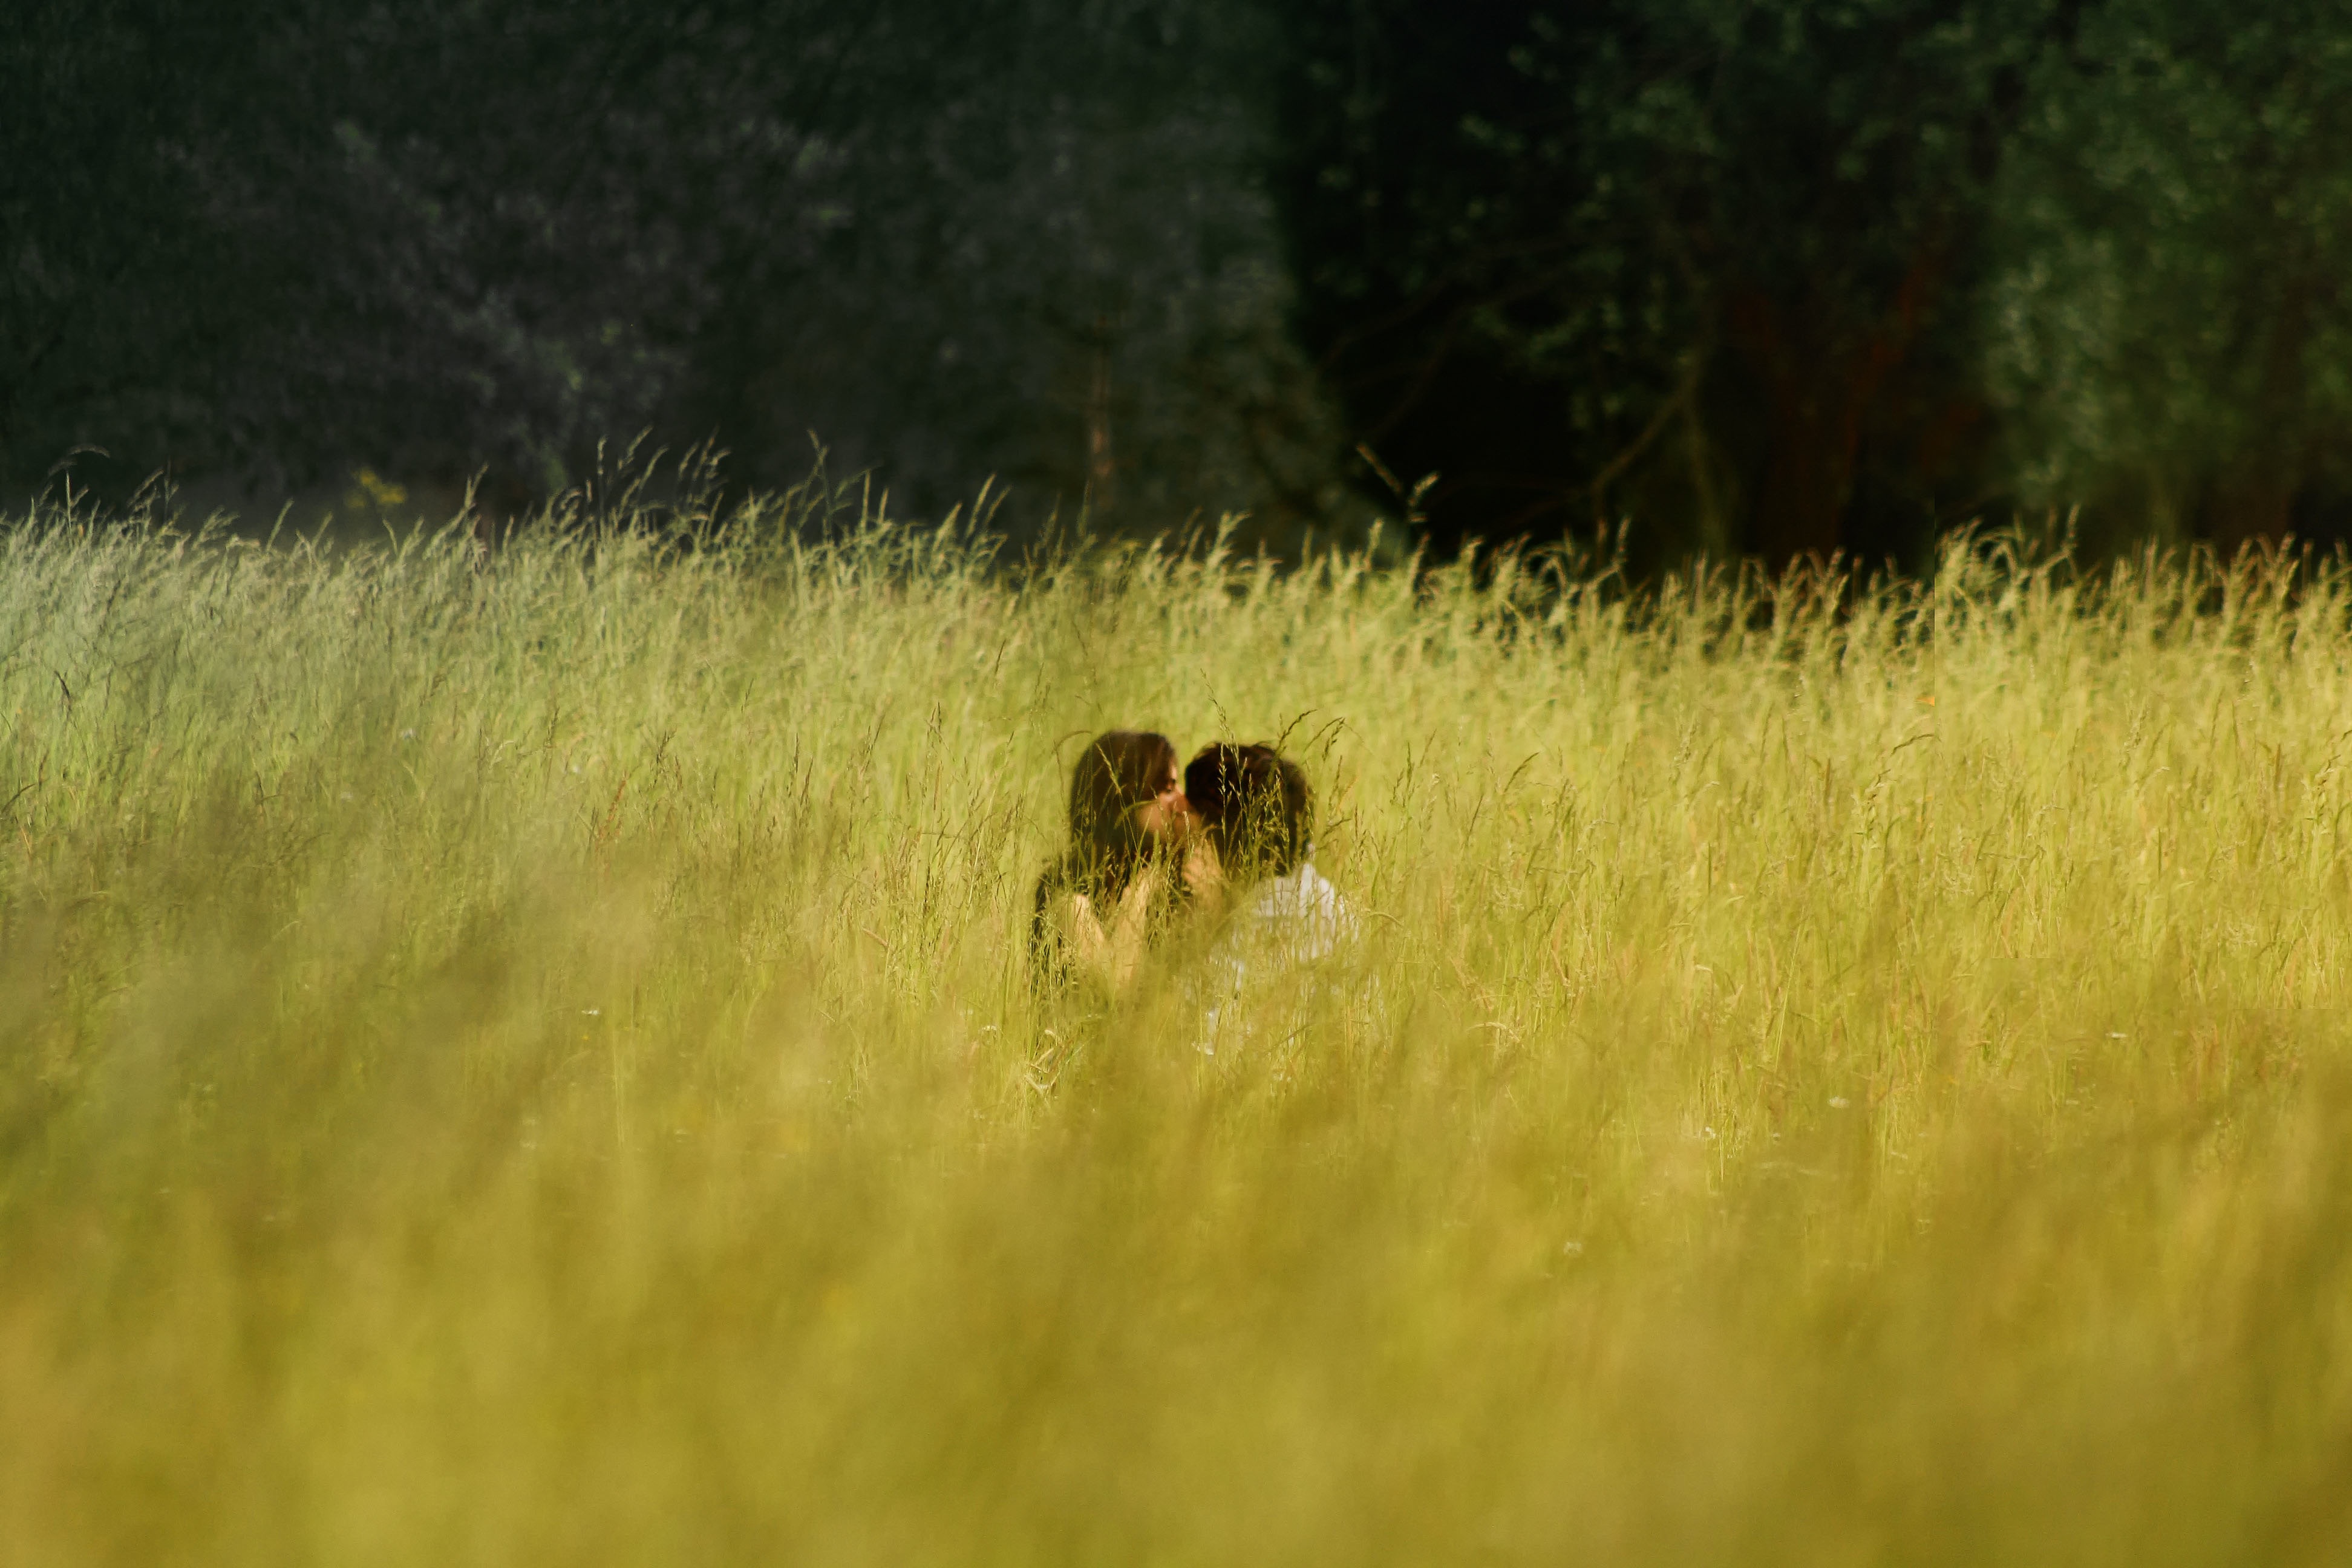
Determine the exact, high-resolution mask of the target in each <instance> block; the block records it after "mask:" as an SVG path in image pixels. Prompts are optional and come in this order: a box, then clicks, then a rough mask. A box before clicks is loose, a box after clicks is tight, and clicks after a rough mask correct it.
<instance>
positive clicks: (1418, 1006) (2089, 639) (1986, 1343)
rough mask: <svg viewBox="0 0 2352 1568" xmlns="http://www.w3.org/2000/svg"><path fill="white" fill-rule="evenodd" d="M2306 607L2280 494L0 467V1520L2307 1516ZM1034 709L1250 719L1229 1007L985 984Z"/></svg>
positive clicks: (2315, 1207) (1558, 1545)
mask: <svg viewBox="0 0 2352 1568" xmlns="http://www.w3.org/2000/svg"><path fill="white" fill-rule="evenodd" d="M2347 669H2352V574H2347V570H2346V569H2345V568H2344V567H2343V566H2342V565H2341V564H2340V563H2326V562H2322V561H2316V560H2313V559H2309V558H2306V557H2304V556H2299V555H2296V554H2293V553H2288V554H2284V555H2273V556H2268V557H2262V556H2249V557H2247V558H2245V559H2243V560H2242V561H2241V562H2239V563H2235V564H2234V565H2230V566H2223V565H2221V564H2217V563H2213V562H2211V561H2210V560H2207V559H2204V558H2201V557H2198V556H2194V555H2189V556H2165V555H2160V554H2149V555H2145V556H2142V557H2138V558H2136V559H2133V560H2130V561H2126V562H2125V563H2120V564H2118V565H2116V566H2113V567H2109V568H2103V569H2100V570H2095V571H2094V570H2091V569H2088V568H2085V567H2080V566H2078V565H2076V564H2075V563H2074V562H2072V561H2071V560H2069V559H2068V558H2067V557H2066V556H2065V555H2064V554H2063V552H2061V553H2054V554H2052V553H2037V552H2035V551H2033V550H2032V549H2031V548H2029V547H2028V546H2027V545H2026V544H2024V543H2023V542H2021V541H2019V540H2016V539H2011V538H2006V537H2001V536H1990V535H1982V534H1978V535H1969V536H1962V537H1958V538H1956V539H1955V540H1953V541H1952V542H1950V543H1949V544H1948V547H1947V549H1946V550H1945V552H1944V554H1943V557H1942V560H1941V564H1940V567H1939V569H1938V571H1937V573H1936V574H1935V575H1934V577H1933V579H1932V581H1931V582H1929V583H1927V584H1905V583H1901V582H1894V581H1888V580H1883V579H1882V580H1874V581H1863V580H1860V579H1856V578H1853V577H1852V576H1851V575H1849V574H1845V573H1843V572H1841V571H1839V570H1836V569H1833V568H1832V569H1823V570H1821V571H1816V572H1813V573H1811V574H1798V575H1796V576H1794V577H1791V578H1790V579H1788V580H1786V581H1784V582H1783V583H1781V584H1779V585H1777V586H1772V585H1768V584H1765V583H1763V582H1762V581H1761V580H1759V579H1758V578H1756V577H1754V576H1752V575H1748V574H1738V573H1722V572H1712V573H1710V572H1698V573H1695V574H1686V575H1685V576H1684V577H1682V578H1680V579H1677V580H1675V581H1672V582H1669V583H1666V584H1661V585H1658V586H1656V587H1654V588H1649V589H1644V590H1643V591H1639V592H1636V591H1633V590H1631V589H1629V588H1628V587H1627V586H1626V585H1625V584H1622V582H1620V581H1618V580H1617V579H1616V578H1615V577H1614V576H1613V575H1612V573H1611V572H1610V570H1609V569H1608V565H1607V563H1606V562H1605V561H1602V560H1599V559H1596V558H1593V557H1591V556H1584V555H1578V554H1576V553H1574V552H1549V553H1545V552H1533V553H1527V554H1520V555H1505V556H1502V557H1499V558H1494V557H1485V558H1479V559H1477V560H1475V562H1474V563H1471V564H1469V565H1461V564H1456V565H1448V566H1431V565H1428V564H1425V563H1412V564H1406V565H1402V566H1400V565H1381V564H1376V563H1373V562H1372V561H1370V560H1368V559H1365V558H1362V557H1356V556H1350V555H1349V554H1347V553H1345V552H1332V553H1328V554H1324V555H1320V556H1318V557H1315V558H1313V559H1311V560H1310V561H1308V562H1307V563H1305V564H1303V565H1297V566H1294V567H1292V568H1289V569H1281V570H1277V569H1276V568H1275V567H1274V566H1272V565H1270V564H1268V563H1265V562H1264V561H1262V560H1257V559H1253V558H1247V557H1243V556H1239V555H1236V554H1234V553H1231V552H1226V551H1224V550H1222V549H1220V548H1219V547H1218V544H1217V542H1216V540H1215V539H1214V538H1207V539H1195V540H1193V541H1192V542H1190V543H1188V544H1185V545H1182V546H1181V547H1180V546H1177V545H1160V546H1132V545H1130V546H1114V545H1109V544H1102V543H1095V544H1080V545H1074V546H1071V547H1068V548H1066V549H1062V550H1058V551H1055V552H1045V553H1041V554H1038V555H1035V556H1032V557H1028V558H1016V557H1015V556H1014V554H1013V552H1008V551H1006V550H1004V549H1003V548H1001V547H998V546H996V545H994V544H992V542H989V541H988V540H987V539H985V538H984V537H982V536H981V535H979V534H978V533H976V532H974V531H971V530H969V529H963V528H959V527H957V526H955V525H953V524H952V523H950V525H949V526H947V527H944V528H938V529H925V528H915V527H908V526H902V525H898V524H894V523H891V522H889V521H886V520H884V519H882V518H879V517H876V516H873V515H870V514H866V513H861V512H859V511H858V510H856V509H854V508H853V509H851V510H846V511H845V510H841V509H840V508H839V507H837V506H836V505H835V504H834V500H833V499H830V498H826V497H823V496H813V495H811V494H806V493H803V494H800V495H797V496H793V497H786V498H782V499H781V500H776V501H772V502H770V503H768V504H766V505H764V506H758V507H753V508H751V509H749V510H744V511H741V512H738V513H736V514H733V515H731V516H730V517H727V518H725V519H715V518H711V517H709V516H693V515H689V516H679V515H675V514H663V515H648V516H646V517H642V518H633V517H631V516H630V515H628V514H627V512H626V510H625V508H624V509H620V510H616V511H603V510H597V509H595V508H583V507H580V506H574V507H572V509H570V510H566V511H564V512H563V513H562V514H561V515H558V516H555V517H551V518H549V519H545V520H542V521H541V522H540V523H539V524H538V525H535V526H532V527H528V528H525V529H523V530H521V531H518V532H517V533H516V534H514V535H513V536H512V537H510V538H509V539H507V540H505V541H504V542H500V543H499V544H498V545H496V546H495V547H494V548H489V549H484V548H483V547H482V546H480V545H479V544H478V542H476V541H475V539H474V538H473V537H472V536H471V534H470V533H469V532H468V531H467V530H466V529H464V528H462V527H461V528H454V529H450V530H445V531H441V532H438V533H433V532H429V531H427V532H421V533H415V534H410V535H404V536H400V537H388V538H386V539H385V540H384V541H383V542H380V543H375V544H353V543H345V544H342V545H339V546H335V547H329V546H328V545H327V544H325V543H324V542H302V541H299V540H288V539H285V538H280V539H278V540H277V541H276V542H272V543H267V544H265V543H260V542H252V541H247V540H242V539H239V538H237V537H236V536H235V535H233V534H231V533H229V532H226V531H220V530H205V529H202V528H186V529H182V528H177V527H174V526H172V525H170V524H168V523H166V522H164V521H158V520H155V519H152V518H142V519H135V520H132V521H127V522H106V521H100V520H98V519H94V518H91V517H89V516H88V515H79V516H77V515H74V514H71V513H49V514H44V515H40V516H36V517H31V518H18V519H16V520H15V521H13V522H12V523H10V524H9V525H8V526H7V528H6V530H5V532H0V720H5V725H6V737H7V738H6V744H5V749H0V801H5V808H6V809H5V821H0V1041H5V1057H0V1564H5V1565H7V1568H15V1565H17V1564H24V1565H27V1568H29V1565H33V1564H56V1563H77V1564H100V1563H124V1564H131V1563H138V1564H156V1563H189V1564H199V1563H201V1564H209V1563H237V1564H253V1565H257V1564H269V1563H289V1564H290V1563H337V1564H350V1565H365V1564H379V1563H381V1564H412V1563H414V1564H428V1563H429V1564H434V1565H436V1568H454V1565H458V1564H484V1565H488V1564H507V1563H755V1562H759V1563H766V1562H791V1563H824V1564H876V1565H881V1564H893V1565H902V1564H913V1563H1008V1564H1009V1563H1024V1564H1028V1563H1088V1564H1092V1563H1134V1564H1193V1563H1199V1564H1231V1563H1301V1564H1304V1563H1317V1564H1324V1563H1561V1562H1577V1563H1807V1564H1841V1563H1898V1562H1899V1563H1955V1564H1958V1563H2134V1564H2141V1565H2145V1564H2155V1563H2211V1562H2217V1561H2235V1562H2262V1563H2324V1562H2325V1563H2332V1562H2340V1561H2343V1560H2344V1557H2345V1555H2346V1553H2347V1552H2352V1058H2347V1051H2346V1049H2345V1045H2346V1039H2347V1025H2346V1022H2345V1019H2346V1007H2347V1002H2352V995H2347V979H2352V968H2347V964H2352V881H2347V859H2346V846H2345V842H2344V838H2343V837H2342V835H2343V829H2344V825H2345V823H2346V820H2347V810H2352V780H2347V774H2346V771H2345V770H2346V767H2347V761H2352V684H2347ZM1113 725H1139V726H1148V727H1152V728H1157V729H1160V730H1163V731H1167V732H1168V733H1170V734H1171V735H1172V736H1173V737H1174V738H1175V739H1176V741H1177V742H1178V743H1179V745H1180V746H1181V747H1183V748H1184V749H1186V750H1187V751H1189V750H1190V749H1191V748H1192V746H1194V745H1197V744H1199V743H1200V742H1204V741H1206V740H1209V739H1211V738H1213V737H1218V736H1229V737H1234V738H1239V739H1243V740H1255V739H1259V738H1264V737H1268V736H1274V735H1283V736H1286V738H1287V739H1286V744H1287V745H1288V747H1289V749H1290V750H1291V751H1292V752H1294V754H1296V755H1297V756H1298V757H1299V758H1300V759H1301V760H1302V761H1303V762H1304V763H1305V764H1306V766H1307V771H1308V773H1309V774H1310V775H1311V776H1312V777H1313V779H1314V780H1315V782H1316V784H1317V786H1318V790H1319V792H1320V794H1321V799H1322V809H1323V816H1324V823H1323V828H1322V832H1321V835H1320V840H1319V845H1318V865H1319V866H1320V867H1321V868H1322V869H1323V870H1324V871H1325V873H1326V874H1327V875H1328V876H1329V878H1330V879H1332V880H1333V881H1334V882H1335V883H1336V884H1338V885H1339V887H1340V888H1341V889H1343V890H1344V891H1345V892H1346V893H1347V895H1348V896H1349V898H1350V899H1351V900H1354V902H1355V905H1356V907H1357V908H1358V909H1359V910H1360V911H1362V914H1363V926H1364V928H1365V935H1364V939H1363V942H1362V945H1361V949H1360V952H1358V953H1357V954H1356V955H1354V958H1353V960H1352V962H1354V963H1357V964H1358V965H1359V966H1360V967H1359V968H1358V969H1357V970H1356V971H1354V972H1353V973H1352V978H1351V979H1350V981H1349V984H1345V985H1342V986H1338V987H1332V988H1307V989H1305V990H1302V991H1301V992H1299V993H1298V994H1297V995H1294V996H1292V997H1290V998H1289V999H1288V1001H1289V1002H1290V1003H1292V1004H1297V1005H1300V1006H1303V1007H1304V1011H1305V1014H1306V1016H1305V1017H1304V1018H1303V1021H1300V1022H1297V1023H1295V1024H1294V1023H1291V1022H1289V1021H1287V1017H1286V1021H1284V1022H1283V1024H1282V1026H1281V1028H1280V1029H1279V1030H1277V1029H1276V1028H1274V1027H1272V1026H1269V1027H1268V1028H1267V1029H1265V1030H1264V1031H1262V1032H1261V1033H1260V1034H1259V1035H1258V1036H1257V1037H1255V1043H1254V1044H1253V1045H1252V1047H1251V1048H1247V1049H1238V1050H1226V1051H1221V1052H1218V1053H1216V1054H1214V1055H1210V1054H1204V1053H1203V1052H1202V1051H1201V1050H1199V1049H1198V1048H1196V1046H1195V1043H1194V1037H1195V1022H1196V1021H1195V1019H1194V1018H1193V1017H1192V1016H1191V1013H1190V1011H1189V1009H1190V1006H1191V1004H1190V1002H1189V1001H1188V996H1187V992H1186V990H1185V985H1184V977H1183V974H1182V973H1181V971H1182V968H1183V964H1184V962H1185V961H1184V957H1183V954H1182V953H1181V952H1171V955H1170V956H1169V958H1168V960H1167V962H1166V963H1164V964H1163V965H1162V968H1161V971H1160V972H1159V973H1158V974H1157V978H1156V979H1155V980H1154V982H1153V983H1152V984H1147V985H1146V986H1145V987H1143V989H1142V990H1141V991H1140V992H1139V993H1138V994H1135V995H1133V996H1130V997H1129V998H1126V999H1123V1000H1121V1001H1119V1002H1118V1003H1116V1004H1103V1005H1093V1004H1087V1003H1084V1002H1079V1003H1062V1002H1042V1003H1041V1001H1040V1000H1039V999H1038V998H1037V997H1035V996H1034V994H1033V992H1032V987H1031V985H1030V984H1029V978H1028V974H1027V967H1026V963H1025V960H1024V932H1025V924H1026V921H1027V917H1028V908H1029V904H1028V900H1029V889H1030V885H1031V882H1032V879H1034V876H1035V874H1036V871H1037V868H1038V867H1039V866H1040V865H1041V864H1042V863H1043V862H1044V860H1045V857H1046V856H1047V855H1048V854H1049V853H1051V852H1052V850H1053V849H1054V848H1055V845H1056V843H1057V842H1058V838H1059V834H1060V832H1061V823H1060V817H1061V809H1062V808H1061V799H1062V795H1063V792H1064V791H1065V789H1066V779H1067V776H1068V775H1067V770H1068V768H1069V766H1070V764H1071V763H1072V761H1073V759H1074V757H1075V755H1076V747H1077V745H1078V744H1079V742H1081V741H1083V740H1084V739H1085V738H1086V737H1087V736H1088V735H1090V734H1091V733H1093V732H1095V731H1098V730H1101V729H1105V728H1108V727H1111V726H1113ZM1297 1010H1298V1008H1297V1006H1294V1007H1293V1008H1292V1011H1297Z"/></svg>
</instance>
